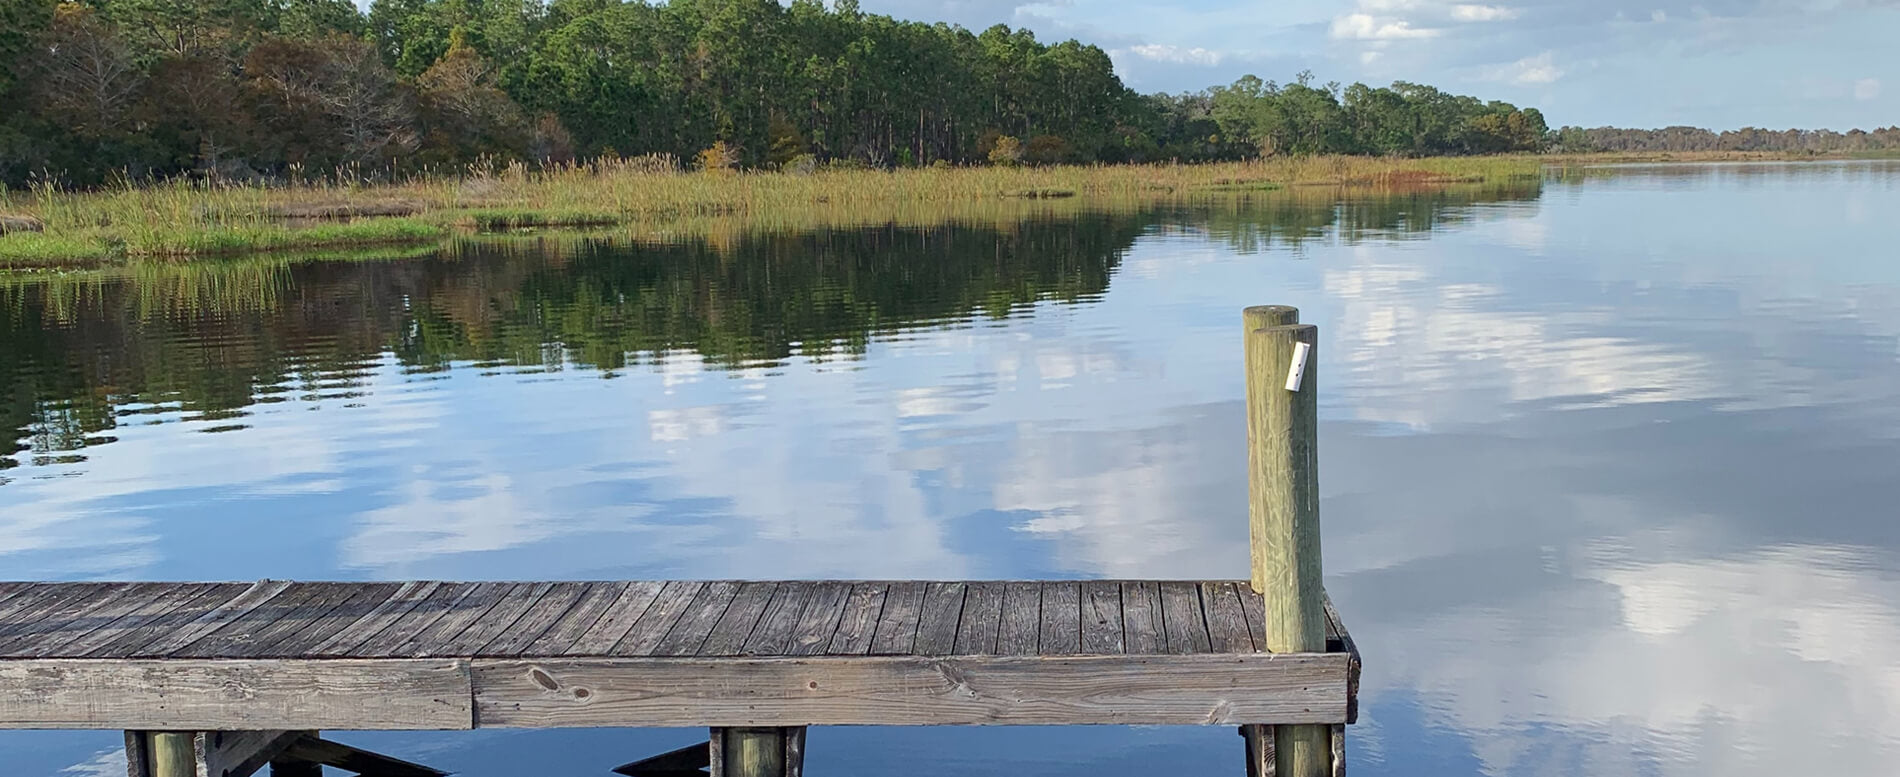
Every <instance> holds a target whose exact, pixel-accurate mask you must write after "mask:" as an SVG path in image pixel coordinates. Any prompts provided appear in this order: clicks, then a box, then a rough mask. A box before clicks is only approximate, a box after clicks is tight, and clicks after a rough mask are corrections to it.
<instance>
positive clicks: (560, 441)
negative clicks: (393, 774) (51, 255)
mask: <svg viewBox="0 0 1900 777" xmlns="http://www.w3.org/2000/svg"><path fill="white" fill-rule="evenodd" d="M1896 224H1900V163H1893V162H1867V163H1842V164H1819V163H1816V164H1751V165H1710V166H1682V167H1631V168H1620V169H1617V170H1615V171H1614V172H1613V173H1610V174H1606V175H1593V176H1589V177H1584V178H1581V179H1578V180H1574V181H1551V182H1546V183H1543V184H1541V185H1537V184H1530V185H1524V186H1516V187H1490V188H1471V189H1454V190H1451V191H1443V192H1430V193H1416V194H1408V195H1391V196H1370V195H1355V196H1352V197H1350V198H1348V199H1346V200H1343V201H1336V200H1335V199H1334V198H1333V197H1332V195H1331V194H1330V193H1320V192H1315V191H1303V192H1296V193H1291V194H1285V193H1282V194H1273V195H1262V196H1256V197H1252V198H1248V199H1237V200H1231V201H1223V202H1221V203H1218V204H1210V205H1206V206H1196V207H1170V208H1164V209H1153V210H1146V211H1139V212H1123V213H1102V214H1091V215H1085V216H1079V217H1061V218H1055V217H1051V218H1046V219H1036V220H1030V221H1027V222H1025V223H1022V224H1019V225H1014V226H1011V227H1009V228H1006V229H998V228H992V227H977V226H971V227H958V228H941V229H927V230H912V229H880V230H862V231H840V232H832V233H826V234H819V235H803V236H769V237H750V238H732V239H728V240H723V241H718V242H716V243H713V242H700V243H693V244H686V245H676V246H667V247H652V246H631V245H610V244H604V243H597V242H587V241H581V240H573V239H547V240H545V241H537V240H533V239H511V240H505V241H492V242H474V243H469V244H466V245H461V246H458V247H457V248H456V249H454V250H452V251H450V252H447V253H446V254H444V255H442V256H435V257H426V258H420V259H409V260H401V261H388V262H353V263H319V264H301V265H285V264H276V263H270V262H246V263H236V264H219V265H196V266H187V267H179V268H141V269H138V270H132V271H126V272H125V273H123V274H120V275H112V276H107V277H57V278H35V279H30V280H20V279H0V426H4V427H6V428H9V429H13V430H15V431H14V432H13V434H11V435H9V436H10V437H17V438H18V440H19V443H18V446H17V447H18V450H14V451H12V452H11V453H7V450H8V447H7V446H5V445H4V444H3V443H0V578H6V579H47V580H79V579H101V578H114V579H117V578H125V579H227V580H243V579H255V578H261V577H277V578H298V579H406V578H455V579H464V578H466V579H595V578H629V577H637V578H644V577H747V578H781V577H935V578H991V577H1018V578H1020V577H1104V576H1107V577H1169V576H1181V577H1204V576H1220V575H1226V576H1233V577H1241V576H1244V575H1245V573H1246V569H1247V549H1246V547H1245V537H1246V522H1245V489H1246V484H1245V478H1244V472H1243V470H1242V464H1243V462H1242V459H1243V458H1244V455H1245V454H1244V450H1245V449H1244V442H1245V439H1244V438H1245V432H1244V430H1243V429H1242V428H1241V420H1242V413H1243V409H1242V406H1241V401H1240V397H1241V390H1242V375H1241V373H1240V345H1239V341H1240V338H1239V334H1240V332H1239V310H1240V308H1241V307H1242V306H1244V305H1248V304H1259V303H1288V304H1295V305H1299V306H1300V307H1301V308H1302V312H1303V318H1304V319H1305V320H1307V321H1311V322H1315V323H1318V324H1320V326H1321V332H1322V336H1323V341H1322V345H1321V354H1322V362H1321V366H1320V372H1319V380H1320V385H1321V386H1322V391H1323V392H1324V393H1323V394H1322V396H1323V400H1322V408H1321V414H1322V430H1321V432H1322V437H1323V440H1322V449H1321V450H1322V452H1321V456H1322V464H1321V473H1322V474H1321V488H1322V490H1323V493H1324V502H1323V504H1322V520H1323V521H1324V525H1325V532H1326V534H1325V542H1326V562H1327V577H1328V586H1329V589H1330V590H1331V592H1332V595H1333V597H1334V599H1335V600H1336V601H1337V602H1338V603H1339V605H1340V609H1341V610H1342V612H1343V613H1344V615H1345V618H1346V621H1347V623H1348V625H1349V626H1351V627H1352V629H1353V632H1354V636H1355V637H1356V638H1357V639H1358V641H1359V643H1360V646H1361V649H1362V650H1363V651H1364V653H1365V655H1366V660H1367V667H1366V674H1365V683H1364V688H1363V691H1362V693H1363V696H1362V704H1363V709H1364V716H1363V717H1362V723H1361V725H1359V726H1356V727H1354V728H1353V729H1352V730H1351V732H1350V733H1351V739H1350V741H1349V748H1350V759H1351V760H1350V767H1351V769H1352V770H1353V773H1354V774H1359V775H1368V774H1374V775H1468V774H1480V773H1482V774H1603V775H1670V776H1674V775H1710V776H1715V775H1720V776H1722V777H1729V776H1731V775H1770V774H1828V775H1847V776H1859V775H1868V776H1872V775H1888V774H1892V773H1893V768H1894V767H1893V764H1894V763H1895V762H1900V521H1897V520H1896V519H1895V511H1896V505H1900V252H1897V251H1896V250H1895V248H1894V238H1895V228H1896ZM695 736H702V735H701V734H700V733H699V732H682V731H638V730H628V731H567V732H561V731H537V732H520V733H514V732H505V731H483V732H475V733H467V732H464V733H448V734H375V735H368V734H365V735H356V736H344V737H342V738H343V739H345V740H346V741H352V742H363V743H368V744H371V745H374V746H378V747H379V748H381V749H388V750H390V751H392V752H393V753H395V754H397V755H401V756H404V757H408V758H413V759H416V760H420V761H423V762H425V763H429V764H431V765H434V766H438V767H441V768H446V769H450V770H453V771H455V772H458V773H460V774H465V775H472V776H474V777H489V776H493V777H499V776H501V775H604V774H606V773H607V772H606V770H607V769H608V768H610V767H612V766H614V765H616V764H619V763H622V762H624V761H628V760H632V759H634V758H637V757H641V756H645V755H650V754H653V753H657V752H659V751H661V750H666V749H670V748H672V747H677V746H679V745H682V744H685V743H687V742H689V741H691V740H692V739H693V738H694V737H695ZM116 740H117V735H116V734H115V733H96V732H95V733H74V732H0V774H5V775H8V776H9V777H10V776H11V775H94V774H97V775H116V774H122V773H123V766H122V764H121V762H119V761H117V760H115V759H116V758H117V757H118V756H117V753H116ZM808 766H809V769H810V772H811V773H812V774H814V775H820V776H821V777H828V776H830V775H967V774H998V775H1003V774H1007V775H1019V776H1020V775H1047V776H1050V777H1056V776H1062V777H1069V776H1074V777H1081V776H1082V775H1089V776H1090V777H1095V776H1097V775H1106V776H1109V777H1122V776H1126V777H1134V776H1135V775H1157V774H1239V773H1240V766H1241V761H1240V740H1239V738H1238V737H1236V736H1235V735H1234V733H1233V732H1232V731H1231V730H1229V729H1217V728H1207V729H1174V728H1140V729H1115V728H1068V729H949V728H943V729H815V730H814V731H813V733H812V740H811V747H810V756H809V761H808Z"/></svg>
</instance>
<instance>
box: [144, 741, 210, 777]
mask: <svg viewBox="0 0 1900 777" xmlns="http://www.w3.org/2000/svg"><path fill="white" fill-rule="evenodd" d="M147 737H148V739H147V740H146V753H147V755H148V757H149V758H150V760H149V761H148V763H149V764H150V765H151V771H152V775H151V777H198V747H197V739H198V737H197V735H196V734H194V733H192V732H189V731H153V732H150V733H149V734H147Z"/></svg>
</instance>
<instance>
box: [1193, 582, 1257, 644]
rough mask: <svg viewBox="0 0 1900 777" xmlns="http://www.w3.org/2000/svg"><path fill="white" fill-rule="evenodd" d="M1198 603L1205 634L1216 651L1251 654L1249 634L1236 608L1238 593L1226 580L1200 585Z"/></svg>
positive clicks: (1251, 642)
mask: <svg viewBox="0 0 1900 777" xmlns="http://www.w3.org/2000/svg"><path fill="white" fill-rule="evenodd" d="M1201 606H1202V607H1204V608H1206V612H1207V636H1208V643H1209V645H1210V647H1211V648H1212V649H1213V651H1214V652H1216V653H1252V652H1254V644H1253V635H1252V634H1251V633H1249V632H1248V630H1247V616H1246V615H1245V614H1244V613H1242V612H1241V611H1240V606H1241V605H1240V595H1239V594H1238V593H1236V592H1235V591H1234V584H1233V583H1230V582H1205V583H1202V584H1201Z"/></svg>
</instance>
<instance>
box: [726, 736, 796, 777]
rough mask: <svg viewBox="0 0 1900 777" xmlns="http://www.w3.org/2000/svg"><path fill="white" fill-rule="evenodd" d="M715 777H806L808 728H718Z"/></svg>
mask: <svg viewBox="0 0 1900 777" xmlns="http://www.w3.org/2000/svg"><path fill="white" fill-rule="evenodd" d="M711 772H712V775H711V777H803V775H804V772H805V727H804V726H774V727H759V728H751V727H748V728H716V729H713V731H712V769H711Z"/></svg>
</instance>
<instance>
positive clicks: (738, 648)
mask: <svg viewBox="0 0 1900 777" xmlns="http://www.w3.org/2000/svg"><path fill="white" fill-rule="evenodd" d="M777 589H778V584H777V583H741V584H740V586H739V593H737V594H735V595H734V596H733V597H732V603H731V604H730V605H727V607H726V614H725V615H722V616H720V617H719V623H718V625H715V626H713V630H712V634H710V635H708V636H707V637H706V642H705V643H704V644H702V645H700V646H699V655H702V656H739V655H745V643H746V640H747V639H749V638H751V637H752V630H753V629H754V628H756V627H757V626H758V625H759V618H760V617H761V616H763V615H764V614H765V605H767V604H770V603H771V601H772V592H773V591H775V590H777Z"/></svg>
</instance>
